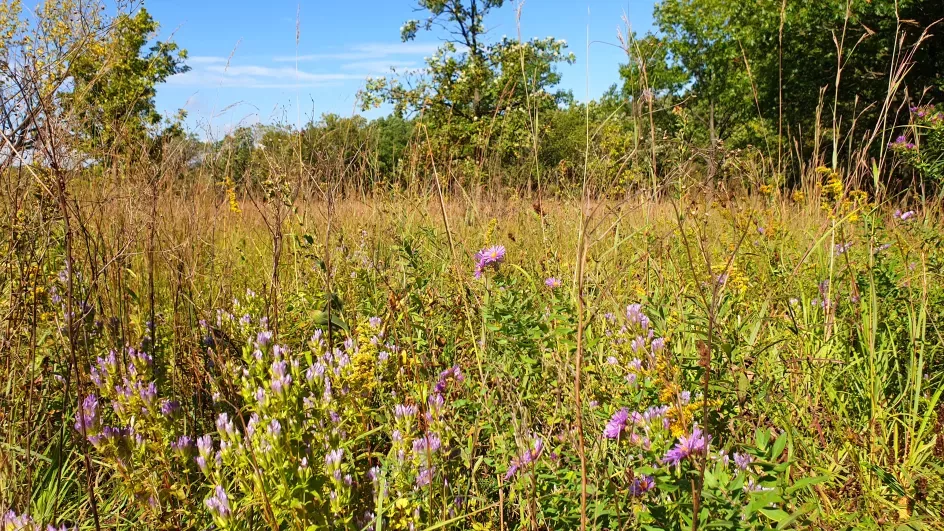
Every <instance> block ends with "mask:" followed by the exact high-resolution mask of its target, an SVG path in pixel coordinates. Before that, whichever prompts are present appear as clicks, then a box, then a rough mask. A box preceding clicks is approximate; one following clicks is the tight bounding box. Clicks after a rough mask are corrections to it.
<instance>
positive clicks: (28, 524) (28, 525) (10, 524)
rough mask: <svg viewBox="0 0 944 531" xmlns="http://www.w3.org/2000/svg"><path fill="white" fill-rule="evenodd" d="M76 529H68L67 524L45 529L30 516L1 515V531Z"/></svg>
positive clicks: (64, 530) (63, 530)
mask: <svg viewBox="0 0 944 531" xmlns="http://www.w3.org/2000/svg"><path fill="white" fill-rule="evenodd" d="M75 529H76V528H75V527H68V526H66V525H65V524H62V525H60V526H58V527H57V526H54V525H52V524H48V525H46V526H45V527H44V526H43V525H42V524H39V523H37V522H36V521H35V520H33V519H32V518H31V517H30V516H29V515H26V514H21V515H18V514H16V513H15V512H13V511H7V512H6V513H0V531H73V530H75Z"/></svg>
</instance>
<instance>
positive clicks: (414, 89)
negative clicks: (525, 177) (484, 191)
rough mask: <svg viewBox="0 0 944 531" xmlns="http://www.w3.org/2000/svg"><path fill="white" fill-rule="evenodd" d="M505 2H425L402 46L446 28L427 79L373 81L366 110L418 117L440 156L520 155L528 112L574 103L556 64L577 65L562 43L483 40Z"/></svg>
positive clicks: (404, 32)
mask: <svg viewBox="0 0 944 531" xmlns="http://www.w3.org/2000/svg"><path fill="white" fill-rule="evenodd" d="M503 4H504V1H503V0H420V2H419V9H420V10H422V11H425V12H426V13H427V15H428V16H427V18H426V19H424V20H422V21H421V20H411V21H408V22H407V23H406V24H405V25H404V26H403V28H402V30H401V36H402V38H403V40H404V41H409V40H412V39H414V38H415V37H416V35H417V33H418V32H419V31H420V30H424V31H431V30H433V29H436V28H438V29H441V30H442V31H444V32H445V34H446V35H447V37H446V43H445V44H444V45H443V46H441V47H440V48H439V50H438V51H437V52H436V53H435V54H433V56H432V57H430V58H429V59H427V62H426V69H425V72H424V73H423V74H422V75H419V74H417V75H412V76H407V77H388V78H379V79H372V80H369V81H368V85H367V88H366V90H365V91H364V93H363V94H362V98H363V102H364V108H365V109H366V108H370V107H376V106H379V105H381V104H382V103H388V104H391V105H393V108H394V112H395V114H396V115H397V116H400V117H403V116H407V115H411V116H418V117H421V118H422V122H423V123H424V124H426V125H427V126H428V127H429V128H430V130H431V132H432V133H434V134H435V136H436V138H435V139H433V141H434V142H435V143H437V146H436V150H435V151H436V152H437V153H439V152H445V153H448V154H449V155H450V156H458V157H469V156H474V155H477V156H478V158H482V157H484V156H485V155H487V154H490V153H489V152H490V151H491V150H496V151H497V153H498V155H499V156H500V157H503V158H507V157H515V156H522V155H524V154H526V153H524V150H525V149H526V148H527V147H528V146H529V145H530V140H529V136H528V135H529V127H528V123H529V119H528V113H532V112H540V111H541V110H542V109H543V110H548V109H553V108H556V107H557V106H558V105H560V104H562V103H566V102H568V101H570V100H571V99H572V98H571V96H570V94H569V93H567V92H565V91H560V90H554V87H555V86H556V85H557V84H558V83H559V82H560V74H559V73H558V72H557V71H556V70H555V68H554V65H555V63H557V62H559V61H568V62H572V61H573V60H574V58H573V55H572V54H567V53H565V51H564V50H565V47H566V43H565V42H564V41H561V40H558V39H554V38H547V39H532V40H530V41H527V42H519V41H517V40H513V39H508V38H503V39H501V40H500V41H497V42H486V40H485V33H486V29H485V18H486V16H487V15H488V13H489V12H490V11H491V10H493V9H497V8H500V7H502V5H503Z"/></svg>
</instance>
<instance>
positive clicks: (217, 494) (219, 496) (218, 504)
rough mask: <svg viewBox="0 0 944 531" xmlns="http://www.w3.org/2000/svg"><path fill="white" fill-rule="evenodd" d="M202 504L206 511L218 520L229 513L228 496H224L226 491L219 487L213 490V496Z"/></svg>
mask: <svg viewBox="0 0 944 531" xmlns="http://www.w3.org/2000/svg"><path fill="white" fill-rule="evenodd" d="M204 503H206V506H207V509H209V510H210V512H211V513H212V514H213V515H214V516H216V517H218V518H221V519H225V518H226V517H228V516H229V515H230V513H231V510H230V507H229V496H227V495H226V490H224V489H223V487H222V486H220V485H217V486H216V487H214V488H213V494H212V495H211V496H210V497H209V498H207V499H206V501H205V502H204Z"/></svg>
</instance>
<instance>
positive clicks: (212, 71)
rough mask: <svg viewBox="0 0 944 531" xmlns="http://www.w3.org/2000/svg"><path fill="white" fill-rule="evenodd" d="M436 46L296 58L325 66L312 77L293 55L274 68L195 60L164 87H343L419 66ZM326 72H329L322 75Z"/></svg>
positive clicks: (365, 48)
mask: <svg viewBox="0 0 944 531" xmlns="http://www.w3.org/2000/svg"><path fill="white" fill-rule="evenodd" d="M438 46H439V45H438V44H437V43H423V42H406V43H361V44H355V45H351V46H347V47H345V48H343V49H340V50H338V51H337V52H332V53H318V54H309V55H303V56H299V57H298V58H297V59H298V61H299V62H313V61H323V64H324V66H323V67H321V68H319V69H318V70H322V71H321V72H311V71H309V70H305V69H297V70H296V68H295V65H294V64H292V63H295V61H296V58H295V57H294V56H282V57H275V58H273V59H272V62H273V63H275V64H271V65H266V64H264V62H263V64H258V62H257V64H238V63H239V61H238V59H236V60H235V61H236V62H237V64H232V63H231V62H230V59H231V58H227V57H223V56H209V55H205V56H193V57H189V58H188V59H187V64H189V65H190V66H191V70H190V71H189V72H186V73H183V74H177V75H175V76H172V77H170V78H169V79H168V80H167V82H168V83H170V84H173V85H177V86H186V87H198V88H200V87H202V88H216V87H234V88H236V87H238V88H255V89H300V88H313V87H330V86H341V85H344V84H345V83H349V82H352V81H357V82H361V81H364V80H365V79H366V78H367V77H368V76H371V75H378V74H387V73H390V69H391V67H393V68H396V69H398V70H400V71H404V70H411V71H412V70H416V69H419V68H421V67H422V64H421V61H420V58H421V56H423V55H430V54H432V53H433V52H434V51H435V50H436V49H437V48H438ZM325 70H327V71H325Z"/></svg>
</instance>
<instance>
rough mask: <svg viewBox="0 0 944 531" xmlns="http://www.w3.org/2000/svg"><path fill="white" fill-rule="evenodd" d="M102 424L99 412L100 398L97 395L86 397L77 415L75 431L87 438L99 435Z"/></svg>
mask: <svg viewBox="0 0 944 531" xmlns="http://www.w3.org/2000/svg"><path fill="white" fill-rule="evenodd" d="M100 422H101V419H100V417H99V412H98V397H97V396H95V395H86V397H85V400H83V401H82V405H81V407H79V410H78V411H77V412H76V413H75V429H76V431H78V432H79V433H81V434H83V435H85V436H86V437H91V436H95V435H98V432H99V431H100Z"/></svg>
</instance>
